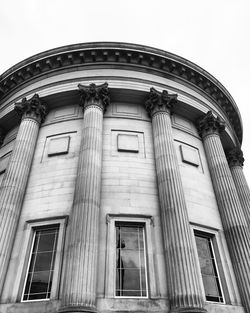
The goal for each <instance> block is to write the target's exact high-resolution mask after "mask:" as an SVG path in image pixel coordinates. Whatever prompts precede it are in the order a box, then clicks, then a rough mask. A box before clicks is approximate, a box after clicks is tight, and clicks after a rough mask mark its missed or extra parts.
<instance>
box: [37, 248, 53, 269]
mask: <svg viewBox="0 0 250 313" xmlns="http://www.w3.org/2000/svg"><path fill="white" fill-rule="evenodd" d="M52 256H53V253H52V252H42V253H37V256H36V263H35V267H34V271H35V272H38V271H46V270H50V267H51V261H52Z"/></svg>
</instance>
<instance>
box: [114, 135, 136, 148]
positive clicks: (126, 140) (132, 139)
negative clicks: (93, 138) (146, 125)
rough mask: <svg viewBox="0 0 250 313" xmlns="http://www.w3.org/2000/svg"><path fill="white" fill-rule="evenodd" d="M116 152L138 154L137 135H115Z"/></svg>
mask: <svg viewBox="0 0 250 313" xmlns="http://www.w3.org/2000/svg"><path fill="white" fill-rule="evenodd" d="M117 149H118V151H127V152H135V153H138V152H139V142H138V136H137V135H128V134H118V135H117Z"/></svg>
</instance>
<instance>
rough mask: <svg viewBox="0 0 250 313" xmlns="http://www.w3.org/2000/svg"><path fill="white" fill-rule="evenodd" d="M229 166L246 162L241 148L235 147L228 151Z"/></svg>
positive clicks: (241, 164)
mask: <svg viewBox="0 0 250 313" xmlns="http://www.w3.org/2000/svg"><path fill="white" fill-rule="evenodd" d="M226 156H227V161H228V165H229V167H230V168H231V167H233V166H241V167H243V164H244V160H245V159H244V157H243V152H242V151H241V149H240V148H235V149H232V150H230V151H228V152H227V153H226Z"/></svg>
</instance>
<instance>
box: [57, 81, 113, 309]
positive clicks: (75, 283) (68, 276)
mask: <svg viewBox="0 0 250 313" xmlns="http://www.w3.org/2000/svg"><path fill="white" fill-rule="evenodd" d="M91 86H92V85H90V87H89V88H91ZM80 87H82V86H80ZM92 87H93V88H94V90H95V92H94V94H95V95H100V90H99V89H98V88H100V87H96V86H95V85H94V86H92ZM84 88H86V89H87V95H86V96H85V94H84V101H85V102H84V103H85V107H84V119H83V130H82V141H81V147H80V154H79V161H78V171H77V178H76V187H75V195H74V202H73V207H72V212H71V216H70V225H69V242H68V248H67V263H66V267H65V279H64V286H63V290H62V293H63V297H62V308H61V310H60V311H61V312H95V311H96V307H95V304H96V275H97V256H98V228H99V211H100V196H101V169H102V128H103V110H104V104H103V98H102V97H100V99H98V97H97V98H96V97H94V96H93V95H91V96H90V98H88V96H89V90H88V88H87V87H84ZM101 88H106V89H107V84H104V85H102V86H101ZM80 90H81V89H80Z"/></svg>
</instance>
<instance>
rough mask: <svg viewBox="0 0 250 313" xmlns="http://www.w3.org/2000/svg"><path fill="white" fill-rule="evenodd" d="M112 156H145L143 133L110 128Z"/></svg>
mask: <svg viewBox="0 0 250 313" xmlns="http://www.w3.org/2000/svg"><path fill="white" fill-rule="evenodd" d="M111 138H112V156H119V157H128V158H130V157H131V158H145V143H144V133H142V132H136V131H125V130H112V131H111Z"/></svg>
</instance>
